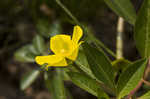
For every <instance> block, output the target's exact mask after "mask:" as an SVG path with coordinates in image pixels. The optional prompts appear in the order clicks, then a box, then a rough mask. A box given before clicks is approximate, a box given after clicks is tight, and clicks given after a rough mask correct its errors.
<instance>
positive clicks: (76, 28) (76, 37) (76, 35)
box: [72, 26, 83, 43]
mask: <svg viewBox="0 0 150 99" xmlns="http://www.w3.org/2000/svg"><path fill="white" fill-rule="evenodd" d="M82 35H83V31H82V29H81V28H80V26H74V30H73V37H72V40H73V42H75V43H78V42H79V40H80V38H81V37H82Z"/></svg>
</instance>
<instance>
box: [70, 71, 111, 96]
mask: <svg viewBox="0 0 150 99" xmlns="http://www.w3.org/2000/svg"><path fill="white" fill-rule="evenodd" d="M68 74H69V76H70V78H71V80H72V82H73V83H74V84H76V85H77V86H79V87H80V88H82V89H84V90H86V91H87V92H89V93H91V94H93V95H95V96H100V97H101V98H99V99H102V97H103V98H105V99H109V97H108V96H107V94H106V93H105V92H103V90H101V88H100V86H99V84H98V82H96V81H95V80H94V79H92V78H90V77H88V76H86V75H84V74H81V73H76V72H68Z"/></svg>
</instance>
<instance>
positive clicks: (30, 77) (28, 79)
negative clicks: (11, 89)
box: [20, 70, 40, 90]
mask: <svg viewBox="0 0 150 99" xmlns="http://www.w3.org/2000/svg"><path fill="white" fill-rule="evenodd" d="M39 74H40V71H39V70H32V71H31V72H28V73H27V74H25V75H24V77H23V78H22V79H21V83H20V88H21V90H25V89H26V88H28V87H29V86H30V85H31V84H32V83H33V82H34V81H35V79H36V78H37V77H38V76H39Z"/></svg>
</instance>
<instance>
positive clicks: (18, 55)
mask: <svg viewBox="0 0 150 99" xmlns="http://www.w3.org/2000/svg"><path fill="white" fill-rule="evenodd" d="M33 53H37V51H36V49H35V48H34V47H33V45H26V46H23V47H22V48H20V49H18V50H17V51H16V52H15V59H16V60H18V61H20V62H34V57H35V55H34V54H33Z"/></svg>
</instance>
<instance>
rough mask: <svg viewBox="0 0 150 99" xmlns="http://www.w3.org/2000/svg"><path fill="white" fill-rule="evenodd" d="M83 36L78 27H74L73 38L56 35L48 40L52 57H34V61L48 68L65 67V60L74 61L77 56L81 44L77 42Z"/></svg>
mask: <svg viewBox="0 0 150 99" xmlns="http://www.w3.org/2000/svg"><path fill="white" fill-rule="evenodd" d="M82 35H83V31H82V29H81V28H80V27H79V26H75V27H74V30H73V36H72V39H71V36H70V35H56V36H53V37H52V38H51V39H50V49H51V50H52V51H53V53H54V54H53V55H48V56H36V58H35V61H36V62H37V63H38V64H40V65H43V64H48V65H47V66H46V67H49V66H55V67H57V66H67V65H68V64H67V61H66V58H67V59H70V60H72V61H75V60H76V58H77V55H78V50H79V46H80V44H81V43H82V41H81V42H79V40H80V38H81V37H82Z"/></svg>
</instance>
